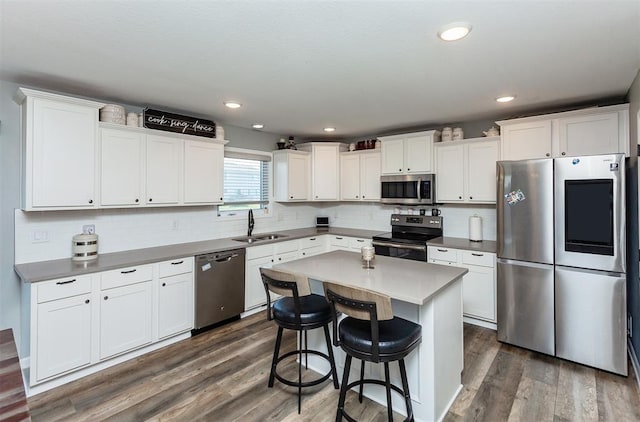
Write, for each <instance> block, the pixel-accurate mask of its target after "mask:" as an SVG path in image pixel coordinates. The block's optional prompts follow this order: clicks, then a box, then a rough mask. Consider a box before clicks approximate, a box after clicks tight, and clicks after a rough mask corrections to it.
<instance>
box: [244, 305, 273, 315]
mask: <svg viewBox="0 0 640 422" xmlns="http://www.w3.org/2000/svg"><path fill="white" fill-rule="evenodd" d="M265 309H267V305H262V306H258V307H257V308H253V309H249V310H248V311H244V312H243V313H241V314H240V318H246V317H248V316H251V315H253V314H257V313H258V312H261V311H264V310H265Z"/></svg>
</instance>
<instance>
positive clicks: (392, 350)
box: [339, 317, 422, 362]
mask: <svg viewBox="0 0 640 422" xmlns="http://www.w3.org/2000/svg"><path fill="white" fill-rule="evenodd" d="M378 329H379V332H378V333H379V334H378V335H379V339H378V347H379V353H380V356H379V361H380V362H384V361H386V360H397V359H398V358H399V357H401V356H403V355H404V356H406V355H407V354H409V352H411V351H412V350H413V349H414V348H415V347H416V346H417V345H418V344H420V340H421V339H422V327H421V326H420V325H419V324H416V323H415V322H411V321H407V320H406V319H403V318H400V317H394V318H393V319H390V320H386V321H378ZM339 331H340V341H341V342H342V346H344V347H346V348H349V349H351V351H353V352H360V353H359V354H361V355H371V353H372V347H373V345H372V340H371V322H370V321H363V320H361V319H355V318H345V319H344V320H343V321H342V322H341V323H340V328H339ZM385 355H386V356H385ZM363 357H364V356H363ZM360 358H362V357H360ZM366 360H370V359H366Z"/></svg>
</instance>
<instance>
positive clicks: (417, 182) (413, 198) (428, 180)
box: [380, 174, 435, 205]
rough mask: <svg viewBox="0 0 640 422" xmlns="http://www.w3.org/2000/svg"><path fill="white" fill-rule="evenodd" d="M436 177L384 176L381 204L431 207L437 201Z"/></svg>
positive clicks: (424, 175)
mask: <svg viewBox="0 0 640 422" xmlns="http://www.w3.org/2000/svg"><path fill="white" fill-rule="evenodd" d="M434 177H435V176H434V175H433V174H421V175H407V176H382V177H381V178H380V183H381V188H380V194H381V197H380V202H382V203H386V204H406V205H411V204H424V205H431V204H433V201H434V199H435V192H434V189H435V180H434Z"/></svg>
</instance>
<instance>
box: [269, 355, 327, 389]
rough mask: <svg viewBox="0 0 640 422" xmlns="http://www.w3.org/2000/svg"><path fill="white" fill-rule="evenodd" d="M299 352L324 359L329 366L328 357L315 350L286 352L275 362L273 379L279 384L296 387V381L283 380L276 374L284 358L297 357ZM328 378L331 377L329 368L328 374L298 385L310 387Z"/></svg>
mask: <svg viewBox="0 0 640 422" xmlns="http://www.w3.org/2000/svg"><path fill="white" fill-rule="evenodd" d="M300 352H302V354H305V353H308V354H311V355H316V356H320V357H321V358H324V359H325V360H326V361H327V362H329V365H331V360H330V359H329V355H327V354H326V353H322V352H319V351H317V350H308V349H303V350H301V351H298V350H292V351H290V352H287V353H285V354H284V355H282V356H280V357H279V358H278V361H277V362H276V371H275V373H274V375H275V377H276V379H277V380H278V381H280V382H281V383H283V384H286V385H288V386H290V387H298V381H291V380H288V379H286V378H284V377H283V376H282V375H280V374H279V373H278V364H279V363H280V361H282V360H283V359H285V358H288V357H289V356H293V355H299V354H300ZM329 377H331V368H329V372H327V373H326V374H325V375H323V376H322V377H320V378H318V379H315V380H312V381H307V382H303V383H302V384H300V386H302V387H303V388H304V387H311V386H314V385H318V384H320V383H322V382H324V381H326V380H328V379H329Z"/></svg>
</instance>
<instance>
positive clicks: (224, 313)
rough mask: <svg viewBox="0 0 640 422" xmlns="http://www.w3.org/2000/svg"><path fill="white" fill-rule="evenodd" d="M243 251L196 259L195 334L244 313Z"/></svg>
mask: <svg viewBox="0 0 640 422" xmlns="http://www.w3.org/2000/svg"><path fill="white" fill-rule="evenodd" d="M244 258H245V251H244V249H233V250H229V251H224V252H214V253H208V254H205V255H198V256H196V292H195V294H196V307H195V313H196V314H195V327H194V329H195V330H200V329H202V328H206V327H208V326H209V325H212V324H216V323H218V322H221V321H224V320H227V319H230V318H233V317H237V316H239V315H240V313H242V312H243V311H244Z"/></svg>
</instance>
